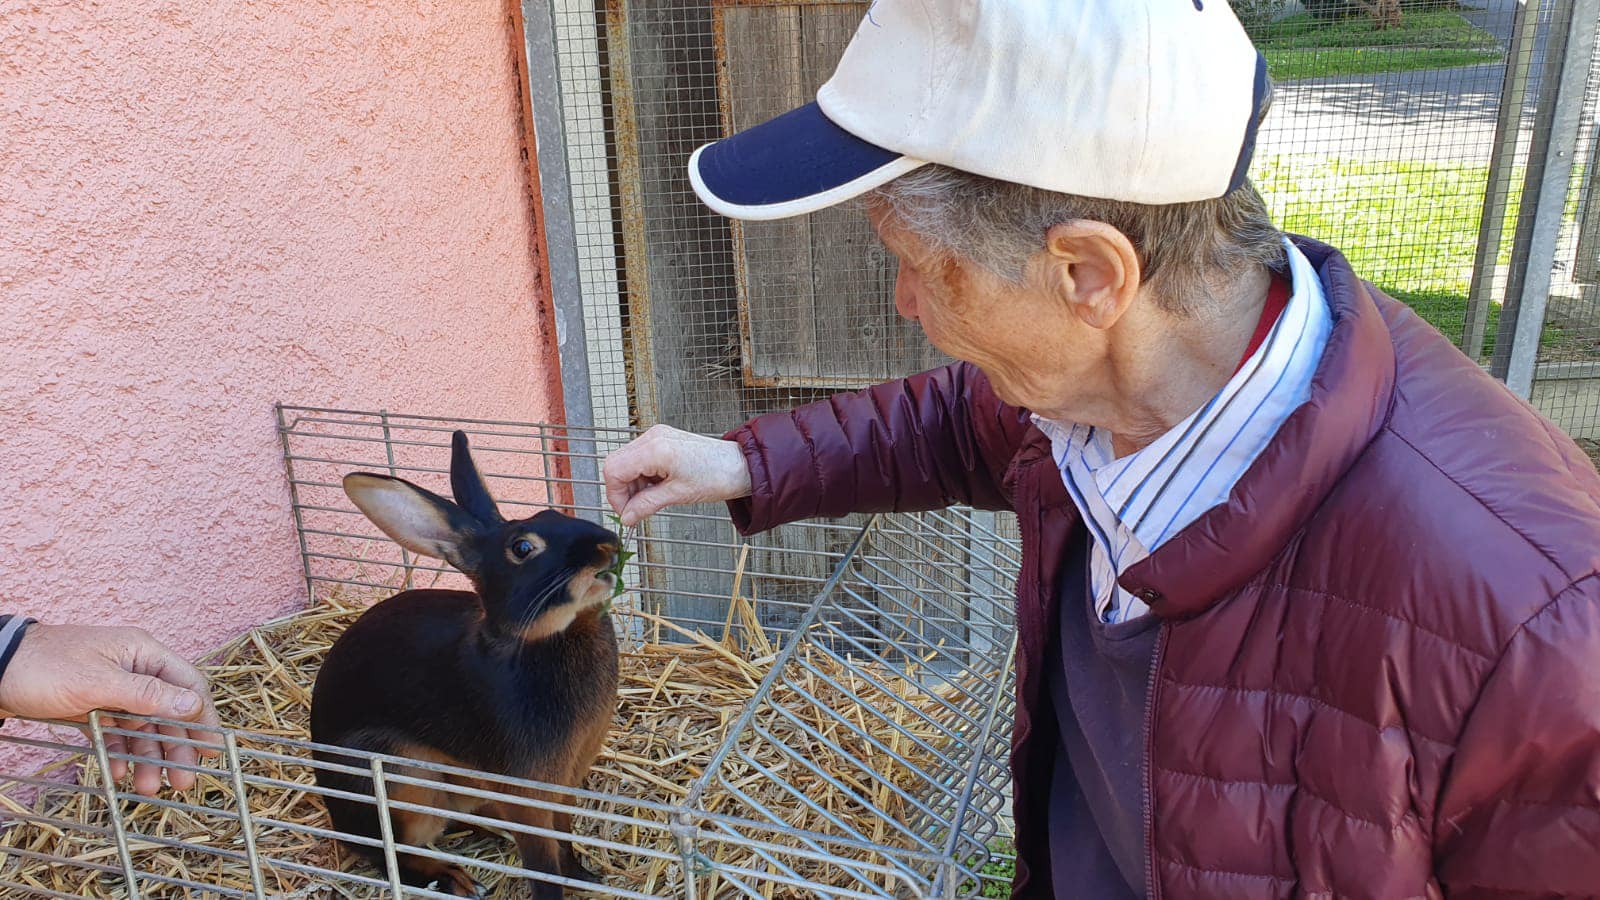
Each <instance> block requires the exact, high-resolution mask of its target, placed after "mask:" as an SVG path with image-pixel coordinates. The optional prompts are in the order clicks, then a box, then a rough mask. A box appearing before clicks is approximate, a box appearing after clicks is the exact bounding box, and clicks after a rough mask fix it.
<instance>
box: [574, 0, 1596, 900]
mask: <svg viewBox="0 0 1600 900" xmlns="http://www.w3.org/2000/svg"><path fill="white" fill-rule="evenodd" d="M1267 95H1268V89H1267V80H1266V77H1265V72H1264V67H1263V65H1262V63H1261V61H1260V58H1259V57H1258V55H1257V54H1256V52H1255V51H1254V49H1253V48H1252V47H1251V46H1250V43H1249V41H1248V39H1247V38H1246V37H1245V35H1244V33H1243V32H1242V30H1241V29H1240V28H1239V25H1238V23H1237V22H1236V21H1235V20H1234V18H1233V15H1232V13H1231V11H1230V9H1229V7H1228V5H1227V4H1226V3H1223V2H1221V0H1204V2H1202V0H1053V2H1048V3H1046V2H973V0H878V2H877V3H875V4H874V6H873V9H872V11H871V13H870V15H869V17H868V19H867V20H866V21H864V22H863V23H862V25H861V27H860V29H859V31H858V32H857V34H856V36H855V38H854V40H853V41H852V43H851V44H850V46H849V48H848V49H847V51H846V52H845V55H844V58H843V60H842V61H841V63H840V64H839V67H838V70H837V71H836V72H835V74H834V76H833V78H832V79H831V80H830V81H829V82H828V83H827V84H826V85H825V86H824V87H823V88H822V90H821V91H820V92H819V94H818V102H817V103H815V104H812V105H810V106H808V107H805V108H803V109H801V110H797V111H795V112H792V113H789V114H787V115H785V116H783V117H780V118H779V119H776V120H774V121H772V122H770V123H767V124H765V125H762V126H759V127H757V128H754V129H752V130H750V131H747V132H744V133H742V134H739V135H736V136H734V137H732V138H729V139H727V140H724V141H721V142H718V143H716V144H713V145H710V146H708V147H705V148H702V149H701V150H700V151H699V152H697V153H696V155H695V158H694V159H693V160H692V162H691V173H692V176H693V182H694V185H695V188H696V190H697V191H698V192H699V194H700V196H701V197H702V198H703V199H704V200H705V201H706V202H707V203H708V204H709V205H710V206H711V207H712V208H714V209H716V210H718V211H719V212H722V213H724V214H726V215H730V216H742V217H746V218H771V217H776V216H783V215H794V214H799V213H805V212H809V211H812V210H816V209H820V208H822V207H824V206H827V205H830V204H833V203H837V202H840V201H842V200H844V199H846V198H848V197H852V196H861V195H865V197H866V208H867V211H868V215H869V216H870V217H871V220H872V223H873V225H874V226H875V227H876V228H877V231H878V234H879V235H880V237H881V238H882V240H883V242H884V243H885V244H886V245H887V246H888V247H889V249H890V250H892V251H893V252H894V253H895V255H896V256H898V257H899V262H900V267H899V280H898V282H897V284H896V287H895V303H896V306H897V307H898V309H899V310H900V312H901V313H902V314H903V315H905V316H907V317H910V318H913V319H916V320H917V321H918V322H919V323H921V326H922V328H923V330H924V331H925V332H926V333H927V335H928V338H929V340H930V341H931V342H932V343H933V344H934V345H935V346H936V347H938V348H939V349H941V350H943V351H944V352H945V353H947V354H949V355H950V356H952V357H954V358H956V359H957V360H960V361H959V362H957V363H955V364H954V365H951V366H948V367H945V368H942V369H937V370H934V371H931V372H925V373H923V374H920V375H915V376H912V377H910V378H906V379H904V380H901V381H895V382H891V383H888V384H883V385H879V386H877V387H875V388H871V389H869V390H867V391H864V392H861V393H858V394H847V395H841V396H837V397H833V398H831V399H829V400H827V401H824V402H821V403H815V404H812V405H810V406H806V407H802V408H800V409H798V410H795V411H793V412H788V413H781V414H775V415H768V416H763V417H760V418H757V419H755V420H753V421H751V422H748V423H746V424H745V425H744V426H742V427H740V428H738V429H736V430H735V431H733V432H732V433H730V434H729V435H728V436H727V438H726V439H725V440H715V439H711V438H703V437H695V436H691V435H688V434H685V433H682V432H678V431H674V430H672V429H669V428H665V427H661V426H658V427H657V428H654V429H652V430H651V431H650V432H649V433H647V434H646V435H645V436H644V437H642V438H640V439H639V440H638V441H635V442H634V443H632V444H630V445H629V446H627V447H625V448H623V449H622V450H619V451H618V452H617V453H615V454H614V455H613V456H612V457H611V458H609V459H608V460H607V461H606V464H605V474H606V481H607V485H608V488H609V491H610V497H611V501H612V503H613V505H615V506H616V507H617V509H618V510H619V511H620V513H621V515H622V518H623V520H624V522H628V523H631V522H635V521H638V520H639V519H640V518H643V517H644V516H647V515H649V514H651V513H653V512H655V511H656V510H659V509H661V508H663V507H664V506H667V505H671V504H676V503H686V502H691V501H705V500H719V499H720V500H727V501H729V502H730V508H731V509H732V513H733V517H734V519H735V521H736V523H737V524H738V526H739V528H740V529H741V530H742V531H744V532H746V533H749V532H754V531H760V530H762V529H766V528H771V527H773V526H774V525H777V524H779V523H782V522H787V521H791V520H794V519H800V518H804V517H810V516H838V515H841V514H844V513H849V512H852V511H866V512H870V511H884V510H900V511H906V510H922V509H931V508H935V507H940V506H944V505H947V504H953V503H964V504H971V505H974V506H979V507H984V508H990V509H1012V510H1015V511H1016V513H1017V515H1018V517H1019V521H1020V524H1021V533H1022V543H1023V564H1022V571H1021V572H1020V575H1019V577H1018V588H1017V636H1018V641H1019V646H1018V654H1017V674H1018V691H1019V697H1018V705H1017V715H1016V723H1015V733H1014V737H1013V756H1012V774H1013V779H1014V786H1013V789H1014V794H1015V818H1016V836H1017V850H1018V854H1019V860H1018V867H1017V878H1016V882H1015V887H1014V890H1015V892H1016V894H1017V895H1018V896H1026V897H1049V896H1052V895H1053V896H1060V897H1066V896H1073V897H1096V898H1103V897H1130V896H1161V895H1167V896H1174V897H1189V896H1213V897H1275V896H1289V895H1295V896H1301V895H1308V896H1341V897H1342V896H1352V897H1356V896H1360V897H1385V898H1387V897H1424V896H1439V895H1441V894H1451V895H1460V896H1490V895H1495V896H1499V895H1504V894H1515V895H1519V896H1520V895H1535V894H1537V895H1540V896H1551V895H1563V894H1565V895H1575V894H1576V895H1594V894H1595V893H1596V892H1597V891H1600V849H1597V848H1600V477H1597V476H1596V474H1595V472H1594V470H1593V468H1592V467H1591V466H1590V464H1589V463H1588V461H1587V460H1586V459H1585V458H1584V457H1583V455H1582V454H1581V453H1580V452H1579V451H1578V449H1577V447H1576V446H1575V445H1574V444H1573V443H1572V442H1571V441H1570V440H1568V439H1567V438H1566V437H1565V436H1563V435H1562V434H1560V433H1559V432H1558V431H1557V430H1556V429H1555V428H1553V427H1552V426H1551V425H1550V424H1549V423H1548V422H1546V421H1544V420H1543V419H1541V418H1540V417H1539V416H1538V415H1537V414H1536V413H1534V412H1533V411H1532V410H1531V409H1530V408H1529V407H1528V406H1527V405H1526V404H1524V403H1523V402H1521V401H1520V400H1518V399H1516V398H1515V397H1513V396H1512V395H1510V394H1509V393H1507V392H1506V390H1505V389H1504V388H1503V387H1502V386H1501V385H1500V384H1498V383H1497V382H1495V381H1493V380H1492V379H1490V378H1489V377H1488V376H1487V375H1485V374H1484V373H1483V372H1482V371H1481V370H1480V369H1479V368H1478V367H1477V366H1476V365H1474V364H1473V363H1472V362H1471V361H1470V360H1468V359H1466V358H1465V357H1464V356H1462V355H1461V354H1460V353H1459V352H1458V351H1457V350H1456V348H1455V347H1453V346H1452V345H1451V343H1450V342H1449V341H1448V340H1446V339H1445V338H1443V337H1442V336H1440V335H1439V334H1438V333H1437V332H1436V331H1434V330H1433V329H1432V328H1430V327H1429V326H1428V325H1427V324H1426V323H1424V322H1423V321H1422V320H1421V319H1419V318H1418V317H1417V316H1416V315H1415V314H1413V313H1412V312H1411V311H1410V310H1409V309H1407V308H1406V307H1404V306H1402V305H1401V304H1399V303H1397V302H1395V301H1394V300H1392V299H1390V298H1389V297H1386V296H1384V295H1383V294H1382V293H1381V292H1380V291H1378V290H1377V289H1376V288H1374V287H1373V286H1372V285H1370V284H1367V283H1366V282H1363V281H1362V280H1361V279H1360V278H1359V276H1358V275H1357V273H1355V272H1354V271H1352V269H1351V267H1350V264H1349V262H1348V261H1347V260H1346V259H1345V258H1344V257H1343V256H1342V255H1340V254H1339V252H1338V251H1337V250H1335V249H1333V248H1331V247H1328V246H1325V245H1323V244H1319V243H1316V242H1315V241H1311V240H1307V239H1303V238H1298V237H1295V238H1285V237H1284V236H1283V235H1282V234H1281V233H1280V232H1279V231H1278V230H1277V229H1276V228H1275V227H1274V226H1273V224H1272V222H1271V221H1270V219H1269V217H1268V215H1267V212H1266V210H1265V208H1264V206H1263V204H1262V201H1261V198H1260V197H1259V196H1258V195H1257V193H1256V191H1255V190H1254V189H1253V188H1252V187H1251V186H1250V185H1249V183H1248V182H1247V181H1245V179H1244V177H1243V173H1244V171H1245V169H1246V166H1247V164H1248V161H1249V158H1250V155H1251V150H1252V146H1253V143H1254V136H1255V132H1256V128H1257V126H1258V125H1259V121H1260V118H1261V115H1262V114H1263V113H1264V109H1265V106H1266V97H1267ZM1398 225H1399V227H1404V223H1398Z"/></svg>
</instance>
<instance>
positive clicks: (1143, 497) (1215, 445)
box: [1033, 240, 1333, 622]
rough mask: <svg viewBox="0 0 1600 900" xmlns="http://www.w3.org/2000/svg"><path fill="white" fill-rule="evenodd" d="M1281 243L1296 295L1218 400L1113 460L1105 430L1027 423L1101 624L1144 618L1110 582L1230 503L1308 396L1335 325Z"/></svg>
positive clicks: (1295, 253) (1309, 273)
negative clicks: (1045, 452) (1080, 532)
mask: <svg viewBox="0 0 1600 900" xmlns="http://www.w3.org/2000/svg"><path fill="white" fill-rule="evenodd" d="M1284 243H1285V244H1286V245H1287V246H1288V248H1289V275H1290V280H1291V282H1292V284H1293V292H1292V293H1291V294H1290V296H1289V301H1288V304H1287V305H1286V306H1285V307H1284V310H1283V313H1282V314H1281V315H1280V316H1279V317H1278V321H1277V323H1276V324H1275V325H1274V326H1273V327H1272V330H1271V331H1270V332H1268V334H1267V337H1266V339H1265V340H1263V341H1262V342H1261V346H1260V347H1259V348H1257V349H1256V352H1255V353H1253V354H1251V356H1250V358H1249V359H1247V360H1245V363H1244V365H1243V366H1242V367H1241V368H1240V369H1239V371H1238V372H1236V373H1235V374H1234V376H1233V378H1231V379H1229V381H1228V383H1227V384H1226V385H1224V386H1223V388H1222V390H1221V391H1219V392H1217V394H1216V396H1214V397H1212V398H1211V399H1210V400H1209V401H1207V402H1206V404H1205V405H1204V406H1202V407H1200V408H1199V409H1197V410H1195V411H1194V412H1193V413H1191V414H1190V415H1189V417H1188V418H1186V419H1184V420H1183V421H1182V422H1179V423H1178V424H1177V425H1176V426H1174V427H1173V428H1172V429H1171V430H1169V431H1168V432H1166V433H1165V434H1163V435H1161V437H1159V438H1157V439H1156V440H1155V442H1154V443H1152V444H1150V445H1149V446H1147V447H1145V448H1143V449H1141V450H1139V451H1138V452H1136V453H1131V454H1129V455H1127V456H1124V457H1122V458H1120V459H1118V458H1116V457H1115V455H1114V454H1113V453H1112V450H1111V435H1110V433H1108V432H1107V431H1106V430H1105V429H1103V428H1093V427H1090V426H1088V425H1083V424H1080V423H1072V422H1054V421H1051V420H1049V419H1045V418H1043V417H1040V416H1037V415H1036V416H1034V417H1033V421H1034V424H1036V425H1037V426H1038V427H1039V429H1040V430H1041V431H1043V432H1044V433H1045V434H1046V435H1047V436H1048V437H1049V438H1050V444H1051V448H1052V450H1053V452H1054V454H1055V460H1056V466H1057V467H1058V468H1059V469H1060V470H1061V480H1062V481H1063V482H1064V483H1065V484H1066V486H1067V493H1069V494H1070V495H1072V501H1073V503H1075V504H1076V505H1077V507H1078V511H1079V512H1080V513H1081V514H1082V515H1083V520H1084V522H1085V524H1086V525H1087V526H1088V528H1089V535H1090V539H1091V545H1090V549H1089V583H1090V589H1091V590H1093V591H1094V599H1095V611H1096V612H1097V613H1098V614H1099V615H1100V618H1101V620H1102V621H1106V622H1126V621H1127V620H1129V619H1132V618H1136V617H1138V616H1142V615H1144V614H1145V613H1146V612H1148V611H1149V608H1148V607H1147V606H1145V604H1144V603H1143V602H1142V601H1140V600H1139V599H1138V598H1137V597H1134V596H1133V595H1132V594H1130V593H1128V592H1127V591H1125V590H1123V589H1122V588H1121V587H1119V586H1118V585H1117V576H1118V575H1120V574H1121V573H1122V572H1124V571H1126V570H1127V568H1128V567H1129V566H1131V565H1133V564H1134V563H1137V562H1139V561H1140V560H1142V559H1144V558H1145V557H1147V556H1149V555H1150V553H1151V551H1153V550H1155V549H1156V548H1157V547H1160V546H1161V545H1162V544H1164V543H1166V542H1167V541H1168V540H1169V539H1170V538H1171V537H1172V536H1173V535H1174V534H1176V533H1178V532H1179V531H1181V530H1182V529H1183V528H1184V527H1185V526H1187V525H1188V524H1190V523H1191V522H1193V521H1194V520H1195V519H1197V518H1199V517H1200V514H1201V513H1203V512H1205V511H1206V510H1208V509H1210V508H1212V507H1213V506H1217V505H1218V504H1220V503H1222V502H1224V501H1225V500H1227V499H1228V493H1229V492H1230V491H1232V490H1233V486H1234V485H1235V484H1236V483H1238V481H1239V479H1240V477H1242V476H1243V475H1244V473H1245V470H1246V469H1248V468H1249V467H1250V464H1251V463H1252V462H1254V461H1255V459H1256V457H1257V456H1259V455H1260V454H1261V451H1262V450H1264V449H1266V446H1267V444H1268V443H1269V442H1271V440H1272V437H1273V435H1275V434H1277V432H1278V428H1279V426H1281V425H1282V424H1283V422H1284V420H1285V419H1287V418H1288V417H1289V414H1290V413H1292V412H1294V410H1295V409H1296V408H1297V407H1299V406H1300V405H1301V404H1302V403H1304V402H1306V399H1307V398H1309V397H1310V396H1311V378H1312V376H1313V375H1314V374H1315V373H1316V369H1317V363H1318V362H1320V361H1321V359H1322V351H1323V349H1324V348H1325V347H1326V346H1327V344H1328V335H1329V333H1330V332H1331V331H1332V330H1333V317H1332V314H1331V313H1330V312H1329V310H1328V302H1327V298H1326V297H1324V296H1323V293H1322V280H1321V279H1320V278H1318V277H1317V273H1316V270H1315V269H1313V268H1312V267H1311V263H1310V261H1309V260H1307V259H1306V258H1305V256H1304V255H1303V254H1302V253H1301V252H1300V250H1299V249H1298V248H1297V247H1295V246H1294V244H1292V243H1290V242H1289V241H1287V240H1285V241H1284Z"/></svg>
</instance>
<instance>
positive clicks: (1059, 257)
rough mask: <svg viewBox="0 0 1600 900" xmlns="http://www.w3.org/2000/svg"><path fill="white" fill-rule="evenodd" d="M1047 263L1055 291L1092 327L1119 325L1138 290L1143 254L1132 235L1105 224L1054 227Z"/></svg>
mask: <svg viewBox="0 0 1600 900" xmlns="http://www.w3.org/2000/svg"><path fill="white" fill-rule="evenodd" d="M1043 264H1044V266H1045V267H1046V277H1047V278H1048V280H1049V286H1050V289H1051V290H1052V291H1053V292H1055V294H1056V296H1057V297H1058V298H1059V299H1060V300H1061V301H1062V302H1063V303H1066V304H1067V307H1068V309H1070V310H1071V311H1072V313H1073V315H1075V316H1077V317H1078V319H1079V320H1080V321H1082V322H1083V323H1084V324H1085V325H1088V326H1089V327H1091V328H1096V329H1100V330H1102V331H1103V330H1105V329H1108V328H1110V327H1112V326H1113V325H1115V324H1116V323H1117V322H1118V321H1119V320H1120V319H1121V318H1122V316H1123V314H1124V313H1126V312H1127V311H1128V307H1129V306H1131V305H1132V304H1133V300H1134V298H1135V297H1137V296H1138V294H1139V284H1140V275H1141V272H1140V268H1139V254H1137V253H1135V252H1134V249H1133V242H1132V241H1130V240H1128V236H1127V235H1125V234H1123V233H1122V232H1121V231H1118V230H1117V229H1116V228H1113V227H1111V226H1110V225H1107V224H1106V223H1104V222H1094V221H1090V220H1088V219H1075V220H1073V221H1071V222H1062V223H1061V224H1059V225H1053V226H1051V227H1050V230H1049V231H1047V232H1045V248H1044V254H1043Z"/></svg>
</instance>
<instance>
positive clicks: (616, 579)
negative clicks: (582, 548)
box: [602, 516, 634, 613]
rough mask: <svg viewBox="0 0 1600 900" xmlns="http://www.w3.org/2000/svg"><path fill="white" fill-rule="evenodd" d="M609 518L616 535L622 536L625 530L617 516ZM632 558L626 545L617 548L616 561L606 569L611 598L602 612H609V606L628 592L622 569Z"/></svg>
mask: <svg viewBox="0 0 1600 900" xmlns="http://www.w3.org/2000/svg"><path fill="white" fill-rule="evenodd" d="M610 518H611V522H612V524H614V525H616V527H617V534H619V535H621V534H623V533H624V532H625V531H626V529H624V528H623V526H622V519H621V518H619V517H617V516H611V517H610ZM633 556H634V554H633V551H632V550H629V549H628V548H627V546H626V545H623V546H619V547H618V548H617V558H616V561H615V562H613V563H612V564H611V568H609V569H606V571H607V572H610V573H611V596H610V597H609V598H607V600H606V605H605V609H604V610H602V612H606V613H609V612H611V604H612V603H613V602H615V601H616V599H617V598H618V597H620V596H622V595H623V593H624V592H625V591H627V590H628V585H627V584H626V583H625V582H624V581H623V580H622V569H623V567H625V566H627V564H628V560H630V559H633Z"/></svg>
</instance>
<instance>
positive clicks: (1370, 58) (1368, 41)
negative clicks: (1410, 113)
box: [1252, 11, 1501, 81]
mask: <svg viewBox="0 0 1600 900" xmlns="http://www.w3.org/2000/svg"><path fill="white" fill-rule="evenodd" d="M1252 37H1253V38H1254V39H1255V42H1256V46H1257V47H1259V48H1260V49H1261V52H1262V53H1263V54H1265V55H1266V57H1267V69H1268V71H1270V72H1271V73H1272V77H1273V78H1275V79H1277V80H1279V81H1295V80H1299V79H1304V78H1328V77H1333V76H1339V75H1371V74H1375V73H1378V72H1406V71H1410V70H1413V69H1444V68H1450V67H1452V66H1468V65H1475V64H1478V63H1486V62H1494V61H1495V60H1497V59H1499V58H1500V56H1501V49H1500V43H1499V41H1497V40H1496V39H1495V37H1494V35H1492V34H1490V33H1489V32H1487V31H1484V30H1483V29H1481V28H1478V27H1476V26H1474V25H1473V24H1472V23H1470V22H1468V21H1467V20H1466V19H1464V18H1462V17H1461V16H1460V15H1458V14H1456V13H1453V12H1449V11H1434V12H1409V13H1406V15H1405V19H1404V24H1403V25H1402V26H1401V27H1400V28H1389V29H1384V30H1382V31H1380V30H1378V29H1375V28H1373V27H1372V22H1371V21H1370V20H1368V19H1366V18H1364V17H1356V18H1350V19H1344V20H1342V21H1337V22H1321V21H1318V20H1317V19H1315V18H1312V16H1311V15H1310V14H1308V13H1301V14H1299V15H1296V16H1290V17H1289V18H1287V19H1284V20H1282V21H1279V22H1273V23H1271V24H1268V25H1264V26H1262V27H1260V28H1257V29H1255V32H1254V34H1252Z"/></svg>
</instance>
